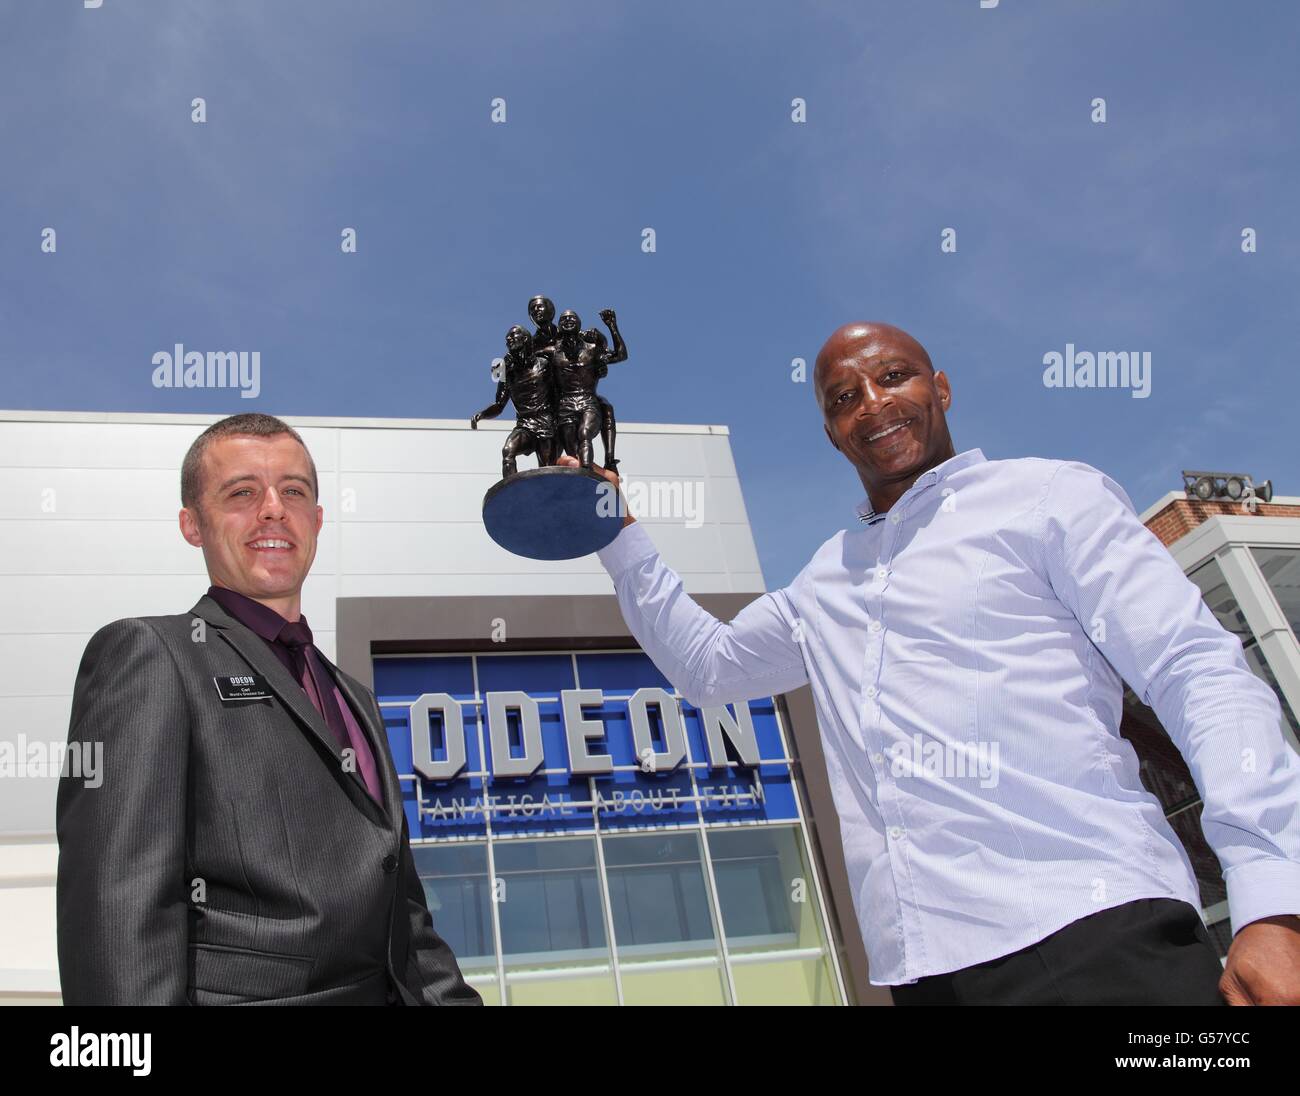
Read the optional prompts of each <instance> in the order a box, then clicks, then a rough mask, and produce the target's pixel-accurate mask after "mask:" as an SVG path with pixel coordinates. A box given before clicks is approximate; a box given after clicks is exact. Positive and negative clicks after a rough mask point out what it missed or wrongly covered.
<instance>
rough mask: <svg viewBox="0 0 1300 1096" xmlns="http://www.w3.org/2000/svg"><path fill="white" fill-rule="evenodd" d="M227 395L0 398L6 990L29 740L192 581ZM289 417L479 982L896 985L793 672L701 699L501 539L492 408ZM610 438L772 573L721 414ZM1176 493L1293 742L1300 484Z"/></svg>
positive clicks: (698, 560) (1199, 849) (672, 519)
mask: <svg viewBox="0 0 1300 1096" xmlns="http://www.w3.org/2000/svg"><path fill="white" fill-rule="evenodd" d="M218 417H219V416H197V415H143V414H139V415H118V414H88V413H53V412H48V413H47V412H0V526H2V527H3V530H2V532H3V536H2V537H0V597H2V598H3V604H4V606H5V612H4V614H3V616H2V617H0V664H2V665H4V666H5V667H6V673H5V675H4V677H3V679H2V680H0V751H3V749H4V748H5V747H6V746H7V747H8V753H9V756H10V758H11V762H12V759H13V757H14V756H15V754H16V751H17V750H18V748H19V745H20V743H21V745H22V749H23V756H24V757H25V758H26V759H27V762H28V763H27V764H25V765H23V766H17V767H15V766H14V765H13V764H12V763H11V765H10V767H9V769H8V770H6V771H4V772H3V775H0V925H2V926H3V929H4V931H3V933H0V1002H18V1001H23V1002H49V1003H57V1002H58V1000H59V987H58V970H57V957H56V950H55V904H54V883H55V869H56V863H57V846H56V843H55V837H54V832H53V831H54V797H55V785H56V774H57V768H55V769H54V770H53V771H49V767H48V766H47V767H46V770H44V771H43V770H42V768H41V766H40V764H39V761H40V759H41V757H42V756H43V754H42V749H44V751H45V753H46V754H48V756H50V757H53V756H54V754H55V750H56V748H57V746H58V745H59V744H61V743H62V742H63V741H64V738H65V736H66V731H67V725H68V715H69V708H70V701H71V693H72V685H73V681H74V679H75V674H76V669H77V665H78V662H79V660H80V657H81V653H82V650H83V649H84V647H85V644H86V642H87V640H88V639H89V637H90V635H91V634H92V633H93V632H94V631H95V630H97V629H98V628H99V627H101V626H102V625H103V624H105V623H106V622H108V621H110V620H114V619H117V618H119V617H124V616H139V615H151V614H161V613H176V612H184V611H186V610H187V609H188V608H189V607H190V606H191V605H193V603H194V602H195V601H196V600H197V599H198V597H199V595H200V594H201V593H202V592H203V591H204V590H205V589H206V587H207V579H206V576H205V573H204V571H203V567H202V557H201V555H200V553H199V552H198V551H197V550H195V549H192V548H191V547H190V546H189V545H187V544H186V543H185V542H184V541H183V540H182V539H181V537H180V535H179V533H178V531H177V527H176V511H177V509H178V507H179V502H178V498H177V495H178V480H179V471H178V470H179V467H180V463H181V458H182V456H183V455H184V453H185V451H186V449H187V448H188V446H189V445H190V443H191V442H192V441H193V439H194V437H195V436H197V434H198V433H199V432H200V431H201V430H202V429H203V428H204V427H205V426H207V425H208V424H210V423H211V422H213V421H215V419H216V418H218ZM287 418H288V421H289V422H290V423H291V424H292V425H294V426H295V427H296V428H297V429H298V430H299V431H300V432H301V433H302V435H303V437H304V440H305V441H306V443H307V445H308V447H309V448H310V449H311V451H312V454H313V456H314V458H315V460H316V463H317V466H318V470H319V472H320V478H321V501H322V504H323V505H324V507H325V511H326V525H325V529H324V531H323V533H322V536H321V540H320V544H319V550H318V555H317V559H316V563H315V566H314V567H313V570H312V573H311V576H310V577H309V579H308V581H307V584H306V586H305V587H304V601H303V612H304V615H305V616H306V617H307V619H308V620H309V621H310V622H311V624H312V629H313V632H314V634H315V637H316V642H317V643H318V645H319V646H321V648H322V649H323V650H324V651H325V652H326V654H328V655H329V656H330V657H332V658H334V659H335V660H336V661H337V662H338V663H339V664H340V665H341V666H342V667H343V668H344V669H345V670H347V671H348V672H349V673H351V674H353V675H355V676H356V677H358V678H360V679H361V680H363V681H365V682H367V683H368V684H371V685H372V686H373V688H374V690H375V693H376V695H377V696H378V698H379V702H380V705H381V708H382V710H383V712H384V714H385V719H386V723H387V728H388V735H389V743H390V746H391V749H392V753H393V756H394V759H395V761H396V765H397V770H398V772H399V774H400V776H401V784H402V788H403V795H404V808H405V811H406V815H407V819H408V822H409V825H410V831H411V837H412V844H413V850H414V857H415V861H416V864H417V867H418V869H419V872H420V874H421V876H422V878H423V880H424V885H425V891H426V894H427V897H428V902H429V906H430V908H431V910H432V914H433V919H434V923H435V925H436V927H437V929H438V931H439V933H440V934H441V935H442V936H443V937H444V938H445V939H446V940H447V941H448V942H449V943H450V944H451V946H452V948H453V950H454V951H455V953H456V955H457V957H458V958H459V960H460V963H461V966H462V969H463V970H464V972H465V975H466V977H467V978H468V980H469V981H470V982H471V984H473V985H474V987H475V988H476V989H477V990H478V991H479V993H480V994H482V996H483V998H484V1000H485V1001H487V1002H488V1003H489V1004H495V1005H522V1004H570V1003H584V1004H606V1005H617V1004H654V1003H691V1004H806V1005H834V1004H845V1003H867V1004H885V1003H888V1002H889V995H888V991H887V990H886V989H885V988H883V987H879V986H872V985H870V983H869V972H868V969H867V963H866V957H865V953H864V949H863V947H862V942H861V938H860V935H859V931H858V928H857V922H856V917H855V915H854V911H853V905H852V900H851V896H850V894H849V891H848V883H847V878H846V874H845V869H844V863H843V856H842V853H841V850H840V837H839V830H838V825H837V821H836V817H835V812H834V810H833V807H832V804H831V800H830V795H829V788H828V785H827V781H826V775H825V770H824V762H823V759H822V753H821V749H820V745H819V741H818V733H817V724H816V719H815V715H814V711H813V705H812V702H811V698H810V696H809V694H808V691H807V690H806V689H802V690H799V691H796V692H794V693H790V694H787V695H785V696H779V697H767V698H761V699H759V700H754V701H750V702H749V703H747V704H740V705H732V706H727V707H719V708H713V709H705V710H699V709H696V708H695V707H693V706H692V705H690V704H688V703H687V702H685V701H684V700H682V699H681V698H680V697H679V696H678V695H677V694H676V693H675V692H674V690H673V688H672V686H671V684H669V683H668V682H667V681H666V680H665V679H664V678H663V677H662V675H660V674H659V673H658V671H657V670H656V669H655V667H654V666H653V665H652V664H651V662H650V661H649V659H648V658H647V657H646V656H645V655H644V654H643V653H642V652H641V651H640V650H639V649H638V648H637V646H636V644H635V642H634V641H633V639H632V638H631V636H630V635H629V634H628V631H627V629H626V627H625V626H624V624H623V621H622V617H621V615H620V614H619V611H618V608H617V604H616V602H615V599H614V596H613V593H612V588H611V584H610V581H609V579H608V577H607V576H606V574H605V572H604V570H603V569H602V568H601V566H600V564H599V562H598V561H597V560H596V559H595V558H594V557H587V558H584V559H578V560H571V561H567V562H562V563H547V564H541V563H534V562H532V561H529V560H526V559H522V558H519V557H516V556H513V555H510V554H508V553H506V552H504V551H502V550H501V549H499V548H498V547H497V546H496V545H495V544H494V543H493V542H492V541H491V540H490V539H489V538H488V537H487V535H486V534H485V532H484V531H483V527H482V523H481V519H480V507H481V501H482V498H483V495H484V492H485V491H486V490H487V489H488V487H490V486H491V485H492V483H493V482H494V481H495V480H496V478H497V472H496V470H497V469H499V467H500V464H499V448H500V443H501V441H502V440H503V438H504V433H503V431H504V430H506V429H507V428H508V424H501V423H484V424H483V425H482V426H481V427H480V429H479V430H477V431H470V430H469V429H468V428H467V425H466V424H465V423H464V422H462V421H460V420H456V421H448V420H393V419H378V420H374V419H304V418H295V417H292V416H288V417H287ZM619 451H620V457H621V458H622V462H623V466H622V471H623V472H625V474H626V478H627V484H628V493H629V496H630V497H631V500H632V504H633V506H634V508H638V509H639V510H640V517H641V520H643V521H644V522H646V524H647V527H648V529H649V531H650V533H651V535H652V536H653V538H654V540H655V542H656V544H657V545H658V546H659V547H660V549H661V551H662V552H663V554H664V557H665V559H666V560H667V562H668V563H669V564H670V565H671V566H672V567H674V568H675V569H676V570H677V571H678V572H679V573H680V574H681V575H682V577H683V579H684V581H685V584H686V588H687V589H688V590H689V591H690V592H691V593H692V594H693V595H694V596H695V597H696V598H697V599H698V600H699V601H700V602H701V603H702V604H703V605H704V606H705V607H707V608H708V609H710V610H711V611H713V612H714V613H715V614H717V615H718V616H720V617H722V618H724V619H725V618H729V617H730V616H733V615H734V614H735V613H736V612H737V611H738V610H739V609H740V608H741V607H743V606H744V605H746V604H747V603H748V602H750V601H751V600H753V598H754V597H756V596H757V595H759V594H760V593H761V592H762V591H763V590H764V589H765V582H764V578H763V575H762V573H761V571H760V568H759V564H758V557H757V554H756V552H755V548H754V541H753V536H752V534H751V531H750V527H749V523H748V519H747V516H746V511H745V504H744V500H743V497H742V491H741V485H740V482H739V480H738V478H737V474H736V468H735V465H734V463H733V460H732V455H731V448H730V442H729V437H728V432H727V429H726V428H725V427H719V426H673V425H635V424H631V425H626V426H620V440H619ZM1179 497H1180V498H1181V497H1182V496H1179ZM1198 505H1201V504H1198ZM1207 505H1208V504H1207ZM1171 508H1172V510H1171ZM1183 509H1185V508H1182V507H1180V504H1179V502H1178V500H1177V499H1174V498H1172V497H1171V498H1170V499H1166V500H1161V503H1160V504H1158V507H1157V508H1155V509H1153V510H1152V511H1151V512H1149V513H1148V515H1146V516H1145V517H1146V520H1148V523H1149V524H1151V525H1152V528H1153V529H1156V530H1157V532H1158V533H1160V535H1162V536H1163V537H1164V538H1165V541H1166V543H1167V544H1169V546H1170V550H1171V551H1172V552H1173V553H1174V555H1175V558H1177V559H1178V560H1179V562H1180V564H1182V565H1183V567H1184V569H1185V570H1187V571H1188V573H1189V575H1191V577H1192V579H1193V580H1194V581H1196V582H1197V583H1198V584H1200V585H1201V588H1202V590H1204V591H1205V593H1206V597H1207V600H1209V601H1210V604H1211V606H1212V607H1213V608H1214V609H1215V612H1216V613H1218V614H1219V616H1220V619H1221V620H1223V621H1224V622H1225V624H1227V625H1229V626H1230V627H1231V628H1232V629H1233V630H1234V631H1235V632H1236V634H1238V635H1240V636H1241V637H1242V640H1243V643H1244V645H1245V647H1246V653H1247V658H1248V660H1249V661H1250V663H1251V665H1252V667H1253V668H1254V669H1255V671H1256V672H1257V673H1259V674H1260V676H1261V677H1263V678H1264V679H1265V680H1266V681H1268V682H1269V684H1270V686H1271V687H1273V688H1274V689H1275V690H1277V692H1278V695H1279V697H1280V698H1281V700H1282V702H1283V708H1284V710H1285V711H1286V713H1287V720H1288V726H1287V731H1286V733H1288V734H1289V735H1290V736H1291V742H1292V745H1295V738H1294V732H1295V720H1294V716H1293V715H1292V713H1293V712H1295V711H1297V710H1300V649H1298V648H1297V644H1296V639H1295V634H1294V629H1295V628H1296V627H1297V624H1296V615H1297V605H1298V604H1300V603H1298V602H1297V589H1298V587H1300V580H1298V578H1297V568H1298V567H1300V564H1298V563H1297V557H1300V500H1294V499H1275V500H1273V503H1272V504H1271V505H1269V506H1261V507H1260V508H1259V510H1258V511H1257V512H1254V513H1250V514H1243V513H1239V512H1237V511H1233V510H1231V508H1221V509H1220V510H1216V511H1213V512H1211V511H1207V510H1204V509H1202V510H1200V511H1196V512H1195V513H1192V512H1191V511H1188V512H1187V513H1183ZM1211 510H1213V507H1211ZM1170 512H1176V513H1177V514H1178V515H1180V516H1179V517H1178V521H1179V522H1182V524H1183V525H1187V526H1188V527H1187V528H1185V529H1184V528H1182V526H1181V525H1171V524H1170V522H1169V521H1168V520H1167V518H1168V514H1169V513H1170ZM1171 530H1173V531H1174V532H1176V533H1177V535H1174V533H1173V532H1170V531H1171ZM1124 733H1125V734H1126V735H1127V736H1128V737H1130V738H1131V739H1133V740H1134V742H1135V744H1136V745H1137V746H1138V749H1139V754H1140V755H1141V756H1142V758H1143V773H1144V777H1145V779H1146V780H1147V782H1148V786H1149V787H1150V788H1151V789H1152V790H1153V792H1154V793H1155V794H1157V795H1158V796H1160V798H1161V801H1162V802H1163V803H1164V804H1165V807H1166V811H1167V813H1168V814H1169V817H1170V820H1171V824H1173V825H1174V827H1175V830H1176V831H1177V832H1178V833H1179V834H1180V836H1181V837H1182V839H1183V840H1184V842H1185V843H1186V844H1187V846H1188V849H1189V854H1190V855H1191V856H1192V860H1193V863H1194V864H1195V865H1196V867H1197V871H1198V874H1199V875H1200V876H1201V888H1202V895H1203V902H1204V905H1205V907H1206V915H1207V919H1208V920H1209V921H1210V923H1211V924H1212V925H1214V926H1215V927H1216V935H1217V937H1218V938H1219V939H1220V941H1221V944H1222V942H1223V938H1224V932H1225V930H1226V921H1223V917H1225V916H1226V906H1225V905H1224V903H1223V893H1222V880H1221V878H1220V877H1219V876H1218V865H1217V862H1216V861H1215V860H1214V857H1213V854H1212V853H1209V850H1208V849H1206V848H1205V847H1204V841H1203V838H1202V837H1201V835H1200V831H1199V827H1198V826H1197V825H1196V820H1197V818H1198V817H1199V800H1197V799H1196V798H1195V788H1194V786H1193V785H1192V783H1191V781H1190V777H1189V776H1187V774H1186V770H1185V768H1181V769H1180V766H1181V759H1180V758H1179V757H1178V755H1177V752H1176V751H1174V750H1173V749H1172V747H1171V746H1170V744H1169V742H1168V739H1167V738H1165V737H1164V735H1163V731H1161V730H1160V729H1159V727H1158V724H1155V722H1154V719H1153V717H1151V716H1150V713H1149V711H1146V710H1145V709H1144V708H1143V707H1142V705H1141V704H1140V703H1138V702H1137V701H1136V698H1130V704H1129V706H1128V708H1127V714H1126V719H1125V724H1124Z"/></svg>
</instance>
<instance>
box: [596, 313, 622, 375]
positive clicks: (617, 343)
mask: <svg viewBox="0 0 1300 1096" xmlns="http://www.w3.org/2000/svg"><path fill="white" fill-rule="evenodd" d="M600 318H601V319H602V320H604V321H605V326H606V327H608V328H609V338H610V349H609V351H608V352H607V353H606V354H605V362H604V364H605V365H606V366H607V367H608V366H611V365H616V364H617V363H618V362H625V361H627V344H626V343H625V342H624V341H623V336H622V334H620V333H619V330H618V317H617V316H615V315H614V310H613V309H612V308H605V309H602V310H601V313H600Z"/></svg>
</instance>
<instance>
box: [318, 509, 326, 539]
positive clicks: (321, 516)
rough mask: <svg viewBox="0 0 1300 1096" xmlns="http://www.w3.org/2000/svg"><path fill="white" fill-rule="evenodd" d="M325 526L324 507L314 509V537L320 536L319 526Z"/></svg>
mask: <svg viewBox="0 0 1300 1096" xmlns="http://www.w3.org/2000/svg"><path fill="white" fill-rule="evenodd" d="M324 524H325V507H323V506H317V507H316V535H317V536H320V530H321V526H322V525H324Z"/></svg>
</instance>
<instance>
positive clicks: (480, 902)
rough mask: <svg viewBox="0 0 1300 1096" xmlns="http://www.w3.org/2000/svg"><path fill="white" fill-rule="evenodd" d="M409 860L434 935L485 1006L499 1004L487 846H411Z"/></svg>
mask: <svg viewBox="0 0 1300 1096" xmlns="http://www.w3.org/2000/svg"><path fill="white" fill-rule="evenodd" d="M411 855H412V857H413V858H414V860H415V870H416V873H417V874H418V875H419V877H420V882H421V883H422V884H423V885H424V898H425V901H426V902H427V903H428V905H429V914H430V916H431V917H432V918H433V928H434V931H435V932H436V933H437V934H438V935H439V936H441V937H442V938H443V940H445V941H446V943H447V946H448V947H449V948H451V951H452V954H453V955H455V956H456V962H457V963H459V964H460V970H461V974H463V975H464V976H465V980H466V981H467V982H469V984H470V985H472V986H473V987H474V988H475V989H476V990H478V992H479V993H480V994H481V995H482V996H483V999H484V1001H486V1002H487V1003H489V1004H497V1003H499V994H498V993H497V969H496V946H495V945H494V944H493V942H492V908H491V900H492V899H491V888H490V887H489V885H488V870H487V846H486V845H482V844H475V845H412V846H411Z"/></svg>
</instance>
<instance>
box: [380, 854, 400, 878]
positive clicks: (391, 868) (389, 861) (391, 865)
mask: <svg viewBox="0 0 1300 1096" xmlns="http://www.w3.org/2000/svg"><path fill="white" fill-rule="evenodd" d="M382 866H383V869H384V874H385V875H392V874H393V872H395V871H396V870H397V857H395V856H394V855H393V854H392V853H391V852H390V853H389V854H388V855H387V856H385V857H384V859H383V863H382Z"/></svg>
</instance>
